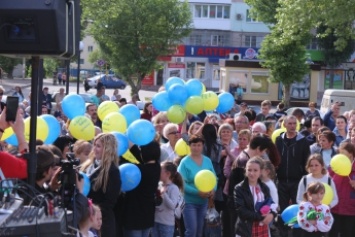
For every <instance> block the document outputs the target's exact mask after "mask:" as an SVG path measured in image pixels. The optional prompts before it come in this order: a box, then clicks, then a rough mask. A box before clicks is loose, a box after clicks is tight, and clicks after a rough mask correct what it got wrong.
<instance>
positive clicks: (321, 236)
mask: <svg viewBox="0 0 355 237" xmlns="http://www.w3.org/2000/svg"><path fill="white" fill-rule="evenodd" d="M301 231H302V234H301V235H299V236H300V237H325V236H326V234H327V233H323V232H319V231H317V232H308V231H305V230H301ZM293 236H294V237H295V235H293Z"/></svg>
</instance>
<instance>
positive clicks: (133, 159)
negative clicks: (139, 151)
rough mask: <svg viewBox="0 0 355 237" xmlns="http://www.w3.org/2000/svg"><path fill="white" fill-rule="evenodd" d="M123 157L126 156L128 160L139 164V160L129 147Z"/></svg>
mask: <svg viewBox="0 0 355 237" xmlns="http://www.w3.org/2000/svg"><path fill="white" fill-rule="evenodd" d="M122 156H123V158H125V159H126V160H128V161H129V162H131V163H133V164H139V161H138V160H137V159H136V157H135V156H134V155H133V154H132V152H130V150H129V149H128V150H127V151H126V153H124V154H123V155H122Z"/></svg>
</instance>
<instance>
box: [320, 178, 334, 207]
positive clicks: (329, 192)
mask: <svg viewBox="0 0 355 237" xmlns="http://www.w3.org/2000/svg"><path fill="white" fill-rule="evenodd" d="M323 185H324V188H325V193H324V196H323V199H322V203H323V204H325V205H329V204H330V203H331V202H332V201H333V198H334V193H333V189H332V187H330V186H329V184H326V183H323Z"/></svg>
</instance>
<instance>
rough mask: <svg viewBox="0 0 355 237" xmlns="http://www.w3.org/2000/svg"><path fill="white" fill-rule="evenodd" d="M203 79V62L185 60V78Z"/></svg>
mask: <svg viewBox="0 0 355 237" xmlns="http://www.w3.org/2000/svg"><path fill="white" fill-rule="evenodd" d="M190 78H197V79H205V63H196V62H187V63H186V79H190Z"/></svg>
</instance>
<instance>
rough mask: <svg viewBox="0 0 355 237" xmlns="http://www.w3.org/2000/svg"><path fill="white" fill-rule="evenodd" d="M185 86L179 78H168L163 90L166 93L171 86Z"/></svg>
mask: <svg viewBox="0 0 355 237" xmlns="http://www.w3.org/2000/svg"><path fill="white" fill-rule="evenodd" d="M175 84H177V85H182V86H183V85H185V81H184V80H183V79H181V78H180V77H169V78H168V80H167V81H166V82H165V85H164V87H165V90H166V91H168V90H169V89H170V87H171V86H173V85H175Z"/></svg>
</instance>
